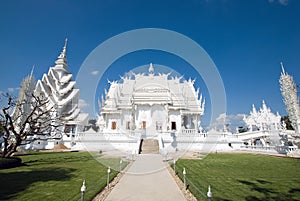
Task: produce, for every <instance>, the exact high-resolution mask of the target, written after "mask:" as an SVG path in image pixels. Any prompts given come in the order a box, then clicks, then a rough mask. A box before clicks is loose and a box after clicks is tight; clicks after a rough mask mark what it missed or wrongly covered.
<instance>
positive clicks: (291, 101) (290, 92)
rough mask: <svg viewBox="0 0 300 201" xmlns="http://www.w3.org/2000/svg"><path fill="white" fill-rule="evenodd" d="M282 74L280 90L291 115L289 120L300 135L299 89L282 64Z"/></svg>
mask: <svg viewBox="0 0 300 201" xmlns="http://www.w3.org/2000/svg"><path fill="white" fill-rule="evenodd" d="M281 68H282V72H281V75H280V80H279V83H280V90H281V94H282V96H283V101H284V103H285V106H286V111H287V113H288V115H289V119H290V120H291V122H292V126H293V128H294V129H295V131H296V133H300V107H299V99H298V97H297V88H296V85H295V83H294V80H293V77H292V76H290V75H289V74H287V73H286V72H285V70H284V67H283V64H282V63H281Z"/></svg>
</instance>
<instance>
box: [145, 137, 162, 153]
mask: <svg viewBox="0 0 300 201" xmlns="http://www.w3.org/2000/svg"><path fill="white" fill-rule="evenodd" d="M141 153H142V154H158V153H159V144H158V140H155V139H144V140H143V142H142V152H141Z"/></svg>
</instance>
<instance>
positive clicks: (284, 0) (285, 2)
mask: <svg viewBox="0 0 300 201" xmlns="http://www.w3.org/2000/svg"><path fill="white" fill-rule="evenodd" d="M268 1H269V3H274V2H278V3H279V4H280V5H282V6H287V5H288V3H289V0H277V1H276V0H268Z"/></svg>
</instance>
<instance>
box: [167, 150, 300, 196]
mask: <svg viewBox="0 0 300 201" xmlns="http://www.w3.org/2000/svg"><path fill="white" fill-rule="evenodd" d="M172 167H173V164H172ZM183 167H185V169H186V172H187V174H186V178H187V185H188V187H189V189H190V191H191V192H192V193H193V194H194V195H195V196H196V198H197V199H198V200H207V198H206V193H207V189H208V185H210V186H211V191H212V193H213V200H222V201H225V200H238V201H240V200H246V201H252V200H253V201H254V200H255V201H257V200H258V201H259V200H290V201H294V200H300V159H293V158H280V157H274V156H265V155H253V154H210V155H208V156H207V157H206V158H205V159H203V160H188V159H180V160H178V161H177V163H176V171H177V170H178V171H177V172H178V175H179V177H180V178H181V179H182V178H183V175H182V171H183Z"/></svg>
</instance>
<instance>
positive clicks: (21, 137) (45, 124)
mask: <svg viewBox="0 0 300 201" xmlns="http://www.w3.org/2000/svg"><path fill="white" fill-rule="evenodd" d="M2 96H3V97H4V98H5V99H6V100H7V106H6V107H4V108H3V109H2V114H1V122H2V127H3V129H4V132H3V134H2V138H3V147H2V150H1V152H2V153H1V157H2V158H7V157H10V156H11V155H12V154H13V153H14V152H16V151H17V147H19V146H20V145H22V144H24V143H31V142H32V141H33V140H36V139H35V138H34V137H31V138H30V139H28V138H27V137H28V136H30V135H31V136H34V135H36V134H39V135H48V136H51V135H53V133H55V132H56V131H57V129H59V128H60V127H61V123H62V122H61V121H59V119H60V118H59V117H57V116H55V115H53V114H55V108H54V107H53V106H51V104H49V99H47V98H43V97H39V96H36V95H34V94H33V93H32V94H31V95H26V96H28V98H27V99H23V100H22V101H17V102H16V101H15V99H14V98H13V97H12V96H11V95H9V94H2ZM24 107H26V108H27V109H26V110H24Z"/></svg>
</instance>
